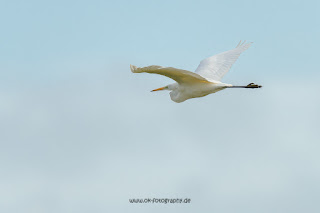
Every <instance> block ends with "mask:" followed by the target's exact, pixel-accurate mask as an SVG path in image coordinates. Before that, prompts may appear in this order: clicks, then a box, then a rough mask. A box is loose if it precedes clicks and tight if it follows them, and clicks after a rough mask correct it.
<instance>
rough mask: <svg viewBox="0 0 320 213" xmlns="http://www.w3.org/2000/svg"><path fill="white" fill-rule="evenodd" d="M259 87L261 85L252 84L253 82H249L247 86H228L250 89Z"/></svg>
mask: <svg viewBox="0 0 320 213" xmlns="http://www.w3.org/2000/svg"><path fill="white" fill-rule="evenodd" d="M260 87H262V86H261V85H257V84H254V83H250V84H248V85H247V86H231V87H229V88H251V89H254V88H260Z"/></svg>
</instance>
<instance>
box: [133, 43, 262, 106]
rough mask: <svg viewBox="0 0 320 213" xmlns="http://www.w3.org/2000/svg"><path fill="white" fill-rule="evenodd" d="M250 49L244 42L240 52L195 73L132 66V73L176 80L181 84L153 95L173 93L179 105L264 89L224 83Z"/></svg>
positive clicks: (223, 55)
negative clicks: (229, 92) (213, 95)
mask: <svg viewBox="0 0 320 213" xmlns="http://www.w3.org/2000/svg"><path fill="white" fill-rule="evenodd" d="M250 45H251V43H245V42H243V43H241V41H240V43H239V44H238V46H237V47H236V48H234V49H232V50H229V51H226V52H223V53H220V54H217V55H214V56H211V57H209V58H206V59H204V60H202V61H201V62H200V64H199V66H198V68H197V70H196V71H195V72H190V71H187V70H182V69H177V68H173V67H162V66H157V65H152V66H147V67H136V66H134V65H130V69H131V71H132V72H133V73H142V72H145V73H151V74H159V75H164V76H166V77H169V78H171V79H173V80H175V81H176V82H177V83H174V84H169V85H167V86H165V87H161V88H159V89H155V90H153V91H159V90H170V91H171V92H170V97H171V99H172V100H173V101H175V102H178V103H180V102H183V101H185V100H187V99H190V98H197V97H203V96H206V95H208V94H211V93H215V92H217V91H220V90H223V89H225V88H228V87H235V88H237V87H238V88H239V87H242V88H243V87H244V88H260V87H261V86H259V85H254V84H253V83H251V84H249V85H247V86H232V85H231V84H225V83H222V82H220V80H221V78H222V77H223V76H224V75H225V74H226V73H227V72H228V71H229V70H230V68H231V66H232V64H234V62H235V61H236V60H237V59H238V57H239V56H240V54H241V53H242V52H243V51H245V50H246V49H248V48H249V47H250Z"/></svg>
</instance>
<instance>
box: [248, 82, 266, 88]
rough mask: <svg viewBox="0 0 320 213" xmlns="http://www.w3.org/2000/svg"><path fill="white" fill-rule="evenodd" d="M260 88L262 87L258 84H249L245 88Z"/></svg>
mask: <svg viewBox="0 0 320 213" xmlns="http://www.w3.org/2000/svg"><path fill="white" fill-rule="evenodd" d="M260 87H262V86H261V85H258V84H254V83H250V84H248V85H247V86H246V87H245V88H260Z"/></svg>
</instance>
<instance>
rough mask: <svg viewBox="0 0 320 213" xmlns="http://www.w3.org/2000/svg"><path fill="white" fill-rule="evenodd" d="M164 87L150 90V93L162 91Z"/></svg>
mask: <svg viewBox="0 0 320 213" xmlns="http://www.w3.org/2000/svg"><path fill="white" fill-rule="evenodd" d="M165 88H166V87H160V88H158V89H154V90H151V92H155V91H159V90H164V89H165Z"/></svg>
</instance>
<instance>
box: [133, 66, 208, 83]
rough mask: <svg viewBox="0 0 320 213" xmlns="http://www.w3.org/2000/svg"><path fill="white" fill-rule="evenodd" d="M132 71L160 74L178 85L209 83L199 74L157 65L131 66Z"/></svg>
mask: <svg viewBox="0 0 320 213" xmlns="http://www.w3.org/2000/svg"><path fill="white" fill-rule="evenodd" d="M130 69H131V71H132V72H133V73H141V72H146V73H151V74H159V75H164V76H166V77H169V78H171V79H173V80H175V81H176V82H178V83H180V84H181V83H196V82H208V83H209V81H208V80H207V79H205V78H203V77H201V76H200V75H198V74H197V73H194V72H190V71H187V70H181V69H176V68H173V67H162V66H157V65H152V66H148V67H136V66H134V65H130Z"/></svg>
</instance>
